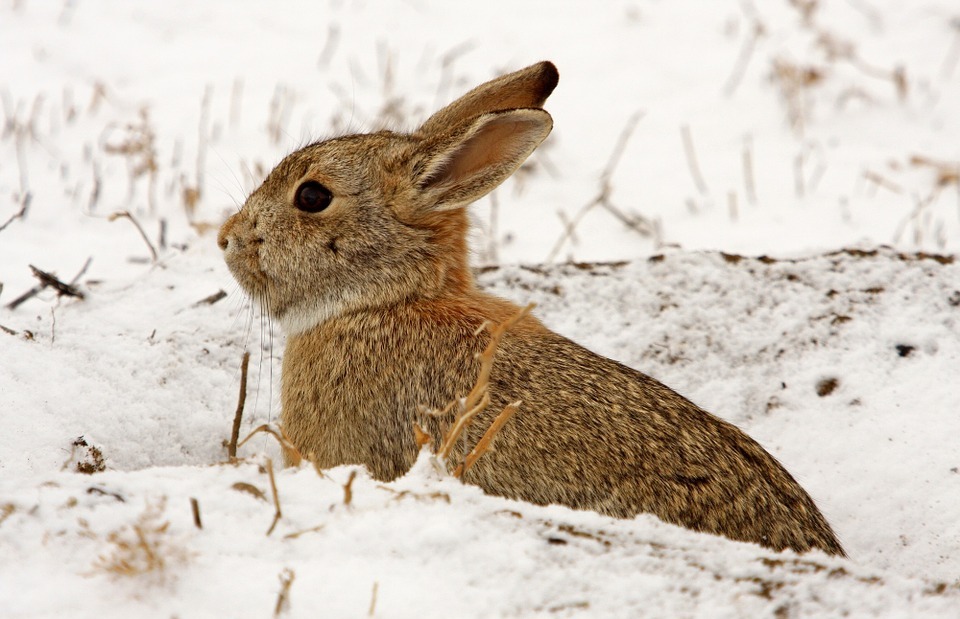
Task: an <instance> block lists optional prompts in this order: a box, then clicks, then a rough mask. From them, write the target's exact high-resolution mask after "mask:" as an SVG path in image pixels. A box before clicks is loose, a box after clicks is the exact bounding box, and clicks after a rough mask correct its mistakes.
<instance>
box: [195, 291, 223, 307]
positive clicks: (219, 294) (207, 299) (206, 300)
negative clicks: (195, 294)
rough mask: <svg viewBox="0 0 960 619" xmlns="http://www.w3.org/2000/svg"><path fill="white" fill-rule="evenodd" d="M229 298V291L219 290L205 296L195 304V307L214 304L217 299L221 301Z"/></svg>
mask: <svg viewBox="0 0 960 619" xmlns="http://www.w3.org/2000/svg"><path fill="white" fill-rule="evenodd" d="M225 298H227V292H226V291H225V290H218V291H216V292H214V293H213V294H212V295H210V296H208V297H204V298H202V299H200V300H199V301H197V302H196V303H194V304H193V306H194V307H200V306H201V305H213V304H214V303H216V302H217V301H221V300H223V299H225Z"/></svg>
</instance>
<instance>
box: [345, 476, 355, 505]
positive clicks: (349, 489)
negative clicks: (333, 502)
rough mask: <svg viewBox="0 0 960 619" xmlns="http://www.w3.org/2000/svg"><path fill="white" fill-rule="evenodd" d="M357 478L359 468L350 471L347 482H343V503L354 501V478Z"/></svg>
mask: <svg viewBox="0 0 960 619" xmlns="http://www.w3.org/2000/svg"><path fill="white" fill-rule="evenodd" d="M356 478H357V469H353V470H352V471H350V476H349V477H348V478H347V483H345V484H343V504H344V505H350V502H351V501H353V480H354V479H356Z"/></svg>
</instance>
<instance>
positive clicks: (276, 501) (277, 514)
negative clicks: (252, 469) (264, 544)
mask: <svg viewBox="0 0 960 619" xmlns="http://www.w3.org/2000/svg"><path fill="white" fill-rule="evenodd" d="M267 477H269V478H270V492H271V493H272V494H273V507H274V510H275V511H274V513H273V522H271V523H270V528H269V529H267V536H268V537H269V535H270V534H271V533H273V529H274V528H275V527H276V526H277V523H278V522H280V518H282V517H283V512H282V511H280V495H278V494H277V480H276V479H275V478H274V476H273V460H271V459H269V458H267Z"/></svg>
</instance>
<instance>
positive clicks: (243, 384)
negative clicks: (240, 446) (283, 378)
mask: <svg viewBox="0 0 960 619" xmlns="http://www.w3.org/2000/svg"><path fill="white" fill-rule="evenodd" d="M249 365H250V352H249V351H245V352H244V353H243V360H242V361H241V362H240V396H239V397H238V398H237V412H236V413H234V415H233V430H232V431H231V432H230V444H229V446H228V447H227V455H228V456H230V458H231V459H232V458H236V457H237V441H238V440H239V439H240V421H241V420H242V419H243V407H244V405H245V404H246V402H247V367H248V366H249Z"/></svg>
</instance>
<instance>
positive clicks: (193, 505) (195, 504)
mask: <svg viewBox="0 0 960 619" xmlns="http://www.w3.org/2000/svg"><path fill="white" fill-rule="evenodd" d="M190 511H192V512H193V526H195V527H197V528H198V529H202V528H203V522H201V521H200V502H199V501H197V500H196V499H195V498H193V497H190Z"/></svg>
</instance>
